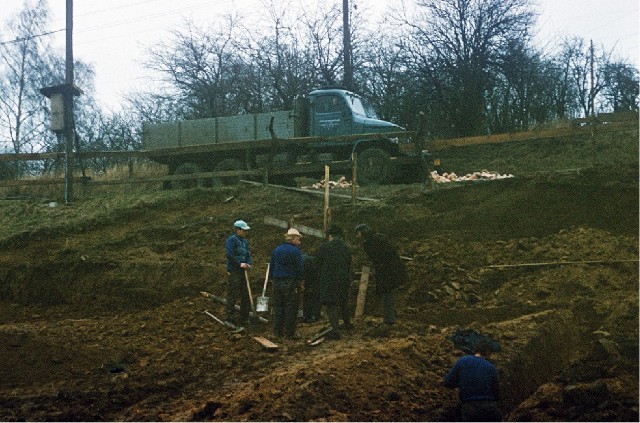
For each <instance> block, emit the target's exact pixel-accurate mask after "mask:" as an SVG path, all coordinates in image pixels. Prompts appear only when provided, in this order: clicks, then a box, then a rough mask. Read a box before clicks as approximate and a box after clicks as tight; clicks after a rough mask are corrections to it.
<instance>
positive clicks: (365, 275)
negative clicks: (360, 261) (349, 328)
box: [355, 266, 370, 318]
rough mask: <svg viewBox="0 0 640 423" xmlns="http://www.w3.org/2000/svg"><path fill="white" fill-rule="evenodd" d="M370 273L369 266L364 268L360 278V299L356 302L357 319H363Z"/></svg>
mask: <svg viewBox="0 0 640 423" xmlns="http://www.w3.org/2000/svg"><path fill="white" fill-rule="evenodd" d="M369 272H370V269H369V267H368V266H362V275H361V276H360V285H359V286H358V299H357V301H356V312H355V317H356V318H357V317H362V315H363V314H364V303H365V300H366V299H367V288H368V287H369Z"/></svg>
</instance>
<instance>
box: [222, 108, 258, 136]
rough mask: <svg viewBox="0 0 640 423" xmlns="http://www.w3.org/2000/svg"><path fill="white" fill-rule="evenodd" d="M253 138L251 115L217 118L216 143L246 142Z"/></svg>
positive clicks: (252, 117) (253, 129) (253, 130)
mask: <svg viewBox="0 0 640 423" xmlns="http://www.w3.org/2000/svg"><path fill="white" fill-rule="evenodd" d="M254 138H255V125H254V116H253V115H237V116H225V117H220V118H218V142H233V141H247V140H252V139H254Z"/></svg>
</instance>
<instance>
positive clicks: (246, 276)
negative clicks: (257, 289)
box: [244, 269, 256, 312]
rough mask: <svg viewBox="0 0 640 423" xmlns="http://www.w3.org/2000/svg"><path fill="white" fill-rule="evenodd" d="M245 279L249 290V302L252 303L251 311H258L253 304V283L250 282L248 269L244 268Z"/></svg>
mask: <svg viewBox="0 0 640 423" xmlns="http://www.w3.org/2000/svg"><path fill="white" fill-rule="evenodd" d="M244 280H246V281H247V291H248V292H249V302H250V303H251V311H254V312H255V311H256V308H255V307H254V306H253V294H251V284H250V283H249V272H247V269H244Z"/></svg>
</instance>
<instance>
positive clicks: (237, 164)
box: [211, 159, 244, 186]
mask: <svg viewBox="0 0 640 423" xmlns="http://www.w3.org/2000/svg"><path fill="white" fill-rule="evenodd" d="M242 169H244V166H243V165H242V162H241V161H240V160H237V159H224V160H223V161H221V162H220V163H218V164H217V165H216V166H215V167H214V168H213V171H214V172H224V171H228V170H242ZM211 183H212V185H213V186H223V185H237V184H239V183H240V177H239V176H224V177H221V178H213V179H212V180H211Z"/></svg>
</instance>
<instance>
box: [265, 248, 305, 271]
mask: <svg viewBox="0 0 640 423" xmlns="http://www.w3.org/2000/svg"><path fill="white" fill-rule="evenodd" d="M303 273H304V265H303V262H302V252H301V251H300V248H298V247H296V246H295V245H293V244H292V243H290V242H283V243H282V244H280V245H279V246H277V247H276V249H275V250H273V253H271V262H270V264H269V275H270V276H271V277H272V278H274V279H295V280H297V281H300V280H302V278H303Z"/></svg>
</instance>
